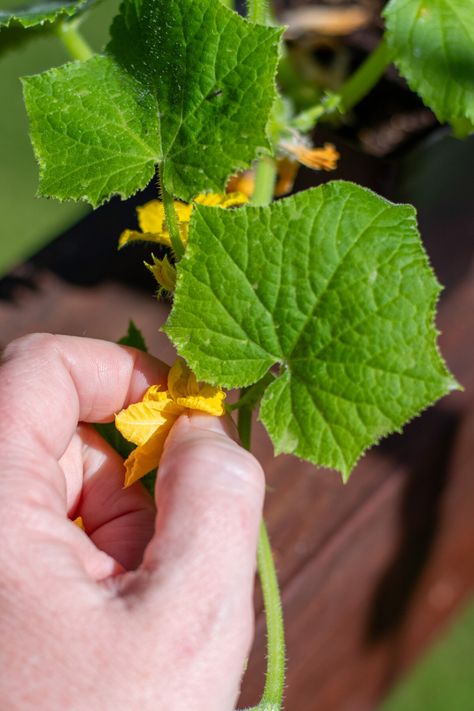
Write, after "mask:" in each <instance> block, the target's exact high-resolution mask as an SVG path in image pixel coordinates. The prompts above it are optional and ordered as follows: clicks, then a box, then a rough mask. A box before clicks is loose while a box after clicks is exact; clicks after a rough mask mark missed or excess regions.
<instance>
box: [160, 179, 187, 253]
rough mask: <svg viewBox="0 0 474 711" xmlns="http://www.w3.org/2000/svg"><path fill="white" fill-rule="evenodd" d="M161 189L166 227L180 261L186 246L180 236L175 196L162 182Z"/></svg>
mask: <svg viewBox="0 0 474 711" xmlns="http://www.w3.org/2000/svg"><path fill="white" fill-rule="evenodd" d="M160 188H161V199H162V201H163V207H164V208H165V217H166V226H167V228H168V232H169V235H170V239H171V246H172V247H173V252H174V254H175V257H176V259H177V260H180V259H181V257H182V256H183V254H184V245H183V243H182V241H181V236H180V234H179V227H178V218H177V216H176V210H175V209H174V200H173V196H172V195H171V193H169V192H168V191H167V190H166V188H165V186H164V185H163V182H162V181H161V183H160Z"/></svg>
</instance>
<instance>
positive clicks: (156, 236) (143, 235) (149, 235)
mask: <svg viewBox="0 0 474 711" xmlns="http://www.w3.org/2000/svg"><path fill="white" fill-rule="evenodd" d="M130 242H153V243H154V244H163V245H164V246H165V247H171V240H170V236H169V234H168V232H160V233H158V232H137V231H136V230H124V231H123V232H122V234H121V235H120V237H119V243H118V248H119V249H122V247H125V245H126V244H129V243H130Z"/></svg>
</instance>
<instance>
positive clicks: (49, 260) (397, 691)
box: [0, 0, 474, 711]
mask: <svg viewBox="0 0 474 711" xmlns="http://www.w3.org/2000/svg"><path fill="white" fill-rule="evenodd" d="M21 4H23V3H22V2H19V1H18V0H7V1H5V0H1V1H0V9H6V8H12V7H15V6H20V5H21ZM383 4H384V3H383V2H378V0H366V1H365V2H364V1H363V0H361V1H360V2H347V1H344V2H339V0H327V2H317V1H315V0H313V1H312V2H283V1H281V2H276V3H275V9H276V12H277V13H278V16H279V18H280V19H281V20H282V21H283V22H284V23H285V24H287V25H288V27H289V29H288V32H287V48H288V59H287V61H286V62H285V64H284V67H283V69H282V72H281V76H280V81H281V83H282V85H283V86H284V87H285V89H286V91H287V93H288V94H289V95H290V96H291V97H292V99H293V101H294V103H295V105H296V106H297V107H298V109H300V110H301V109H303V108H305V107H307V106H310V105H312V104H313V103H315V102H316V101H317V100H318V98H319V97H320V96H321V93H322V91H323V90H325V89H332V90H337V88H338V86H340V84H341V83H342V81H344V79H345V78H346V77H347V76H348V75H349V74H350V73H351V72H352V71H353V70H354V69H355V68H356V67H357V66H358V64H360V62H361V61H363V59H364V57H365V56H367V54H368V52H370V51H371V50H372V49H373V47H375V46H376V44H377V42H378V40H379V38H380V34H381V31H382V23H381V21H380V10H381V7H382V6H383ZM117 7H118V2H116V0H104V1H103V2H102V3H101V4H100V5H99V6H98V7H97V8H96V9H94V11H93V12H91V13H90V15H89V16H88V17H87V18H86V19H85V20H84V23H83V25H82V31H83V34H84V35H85V36H86V38H87V39H88V41H89V42H90V43H91V45H92V46H93V47H94V48H95V49H100V48H101V47H102V46H103V45H104V43H105V42H106V40H107V35H108V26H109V23H110V19H111V18H112V17H113V15H114V14H115V12H116V10H117ZM64 61H68V57H67V55H66V53H65V51H64V49H63V48H62V46H61V44H60V42H59V41H58V39H57V38H55V37H54V36H50V37H38V38H34V39H32V40H31V41H28V42H25V43H24V44H23V45H22V46H21V47H20V48H18V49H15V50H11V49H10V48H9V46H8V41H7V37H6V34H5V33H4V32H3V33H2V32H1V31H0V96H1V102H2V110H1V111H0V215H1V227H0V231H1V234H0V276H1V281H0V323H1V325H2V337H1V342H2V344H5V342H7V341H8V340H10V338H13V337H15V336H17V335H20V333H22V332H27V331H31V330H55V331H62V332H67V333H78V334H82V333H84V334H87V335H93V336H99V337H100V336H102V337H107V338H111V339H116V338H119V337H120V336H121V335H123V333H124V331H125V329H126V324H127V322H128V318H129V317H133V318H134V320H135V321H136V323H137V325H138V326H140V327H141V328H142V329H143V330H144V331H145V333H146V335H147V338H148V340H149V342H150V345H151V347H152V349H153V350H159V352H160V353H163V352H165V355H166V354H167V355H168V357H171V356H172V350H171V348H170V347H169V345H166V344H164V342H163V339H162V336H161V335H158V326H159V325H160V323H161V322H162V321H163V320H164V318H165V317H166V312H167V306H166V305H158V304H157V303H156V302H155V301H154V299H153V298H152V293H153V288H154V287H153V282H152V280H151V279H149V278H148V276H147V275H146V273H145V272H144V270H143V269H142V257H143V256H144V255H145V254H148V252H145V251H141V249H142V248H134V249H131V250H130V251H124V252H123V253H120V254H117V253H116V242H117V237H118V234H119V233H120V231H121V230H122V229H123V228H124V227H127V226H132V225H133V224H134V219H135V218H134V207H135V205H136V204H139V203H141V202H143V201H144V199H145V198H149V196H150V195H152V194H153V192H152V189H148V191H145V194H144V195H143V194H141V195H139V196H137V197H135V198H133V199H132V200H131V201H128V202H127V203H120V202H119V201H117V200H112V201H111V203H110V204H109V205H107V206H104V207H102V208H100V209H99V210H98V211H97V212H96V213H94V214H91V213H90V211H89V208H88V207H87V206H86V205H77V204H60V203H58V202H55V201H49V200H45V199H42V198H35V197H34V195H35V192H36V189H37V167H36V165H35V162H34V158H33V154H32V150H31V146H30V143H29V139H28V127H27V120H26V115H25V111H24V107H23V103H22V96H21V86H20V82H19V77H20V76H24V75H28V74H33V73H37V72H39V71H42V70H44V69H47V68H49V67H51V66H56V65H59V64H61V63H63V62H64ZM327 140H330V141H332V142H333V143H334V144H335V145H336V148H337V150H338V151H339V152H340V154H341V160H340V163H339V167H338V169H337V171H335V172H334V173H331V174H330V175H326V174H325V175H322V174H321V173H315V172H311V171H308V170H305V169H303V170H301V171H300V173H299V175H298V178H297V182H296V186H295V189H296V190H298V189H301V188H303V187H308V186H309V185H317V184H319V183H321V182H323V181H325V180H328V179H333V178H336V179H340V178H344V179H350V180H354V181H356V182H359V183H361V184H363V185H367V186H368V187H371V188H372V189H374V190H376V191H377V192H379V193H380V194H383V195H385V196H386V197H388V198H389V199H393V200H395V201H407V202H411V203H413V204H414V205H415V206H416V207H417V209H418V213H419V221H420V227H421V232H422V236H423V240H424V242H425V245H426V248H427V250H428V253H429V255H430V258H431V261H432V263H433V266H434V268H435V270H436V272H437V274H438V277H439V279H440V281H441V282H442V284H443V285H444V286H445V291H444V292H443V296H442V299H441V303H440V306H441V310H440V319H439V322H440V328H441V330H442V331H443V337H442V342H441V347H442V350H443V352H444V354H445V357H446V359H447V361H448V364H449V365H450V367H451V369H452V370H453V371H454V373H455V375H456V376H457V377H458V379H459V380H460V381H461V383H463V384H464V386H465V388H466V391H465V393H457V394H455V395H453V396H451V397H450V398H449V400H446V401H443V403H441V404H440V405H439V406H437V407H436V408H433V409H432V410H430V411H429V412H428V413H426V415H424V416H423V418H421V419H420V420H417V421H416V422H414V423H412V424H411V425H410V426H409V427H408V428H407V429H406V433H405V435H403V437H400V436H398V435H397V436H395V437H392V438H389V439H388V440H386V441H385V442H384V443H383V444H382V445H381V446H380V447H379V448H377V450H374V452H372V453H370V454H369V455H368V456H367V457H366V458H365V459H364V461H363V462H362V463H361V464H360V465H359V466H358V468H357V471H356V472H355V473H354V474H353V476H352V479H351V482H350V484H349V485H348V486H347V487H342V485H341V484H340V482H339V481H338V479H337V476H335V475H334V473H331V472H324V471H318V472H316V471H315V470H314V469H313V468H312V467H310V466H309V465H303V464H301V463H295V462H294V461H293V460H291V458H289V457H280V458H278V459H277V460H273V457H272V453H271V449H270V447H269V444H268V441H267V440H266V438H265V435H264V434H263V432H262V431H261V430H257V442H256V449H257V452H258V454H259V456H260V458H261V459H262V461H264V462H265V463H266V464H267V471H268V472H269V481H270V483H271V486H272V492H271V493H270V494H269V501H268V502H267V518H268V519H269V523H270V530H271V533H272V540H273V541H274V549H275V556H276V559H277V564H278V567H279V570H280V575H281V578H282V588H283V599H284V603H285V609H286V616H287V624H288V628H289V662H288V670H289V685H288V695H287V696H288V702H287V708H288V711H316V709H318V710H319V711H346V710H347V711H359V710H360V711H363V710H365V709H366V710H367V711H369V710H372V709H378V710H379V711H421V710H422V709H423V711H472V709H474V671H473V660H474V603H473V602H472V592H473V590H474V484H473V482H472V480H473V479H474V477H473V474H474V466H473V464H472V462H473V459H472V455H473V454H474V450H473V445H472V443H473V441H474V437H473V436H474V408H473V400H472V395H471V393H472V388H470V382H471V380H472V379H473V378H474V374H473V362H474V359H473V355H474V346H473V336H474V328H473V323H472V321H473V319H472V314H473V308H474V276H473V269H472V266H473V264H472V246H471V245H472V239H473V236H474V235H473V232H474V229H473V226H474V203H473V199H472V189H473V185H474V168H473V166H474V141H473V140H472V139H469V140H466V141H457V140H455V139H453V138H452V137H451V136H450V132H449V130H448V129H447V128H445V127H440V126H439V125H438V124H437V122H436V119H435V117H434V116H433V114H432V113H431V112H430V111H429V110H428V109H426V108H425V107H424V106H423V104H422V103H421V101H420V100H419V99H418V98H417V97H415V96H414V95H413V94H412V93H411V92H410V91H409V90H408V89H407V87H406V86H405V83H404V82H403V80H402V79H400V77H399V76H398V74H397V72H396V71H395V70H394V69H393V68H390V69H389V70H388V71H387V72H386V75H385V77H384V78H383V80H382V81H381V82H380V85H379V86H378V87H377V88H376V89H375V90H374V91H373V92H371V94H370V95H369V96H368V97H367V98H366V99H365V100H364V101H362V102H361V104H360V105H359V106H358V107H357V108H356V109H355V110H354V111H353V112H352V114H351V115H350V117H349V118H348V120H346V121H345V122H344V123H339V124H335V125H324V126H323V127H318V128H317V130H316V131H315V134H314V142H315V145H322V143H323V142H324V141H327ZM303 500H304V503H302V501H303ZM311 581H312V582H311ZM256 604H257V609H259V605H260V603H259V600H258V598H257V602H256ZM254 658H255V660H256V661H255V663H254V661H253V659H254ZM262 665H263V624H262V621H261V619H260V617H259V621H258V624H257V642H256V648H255V651H254V657H253V658H252V660H251V662H250V665H249V669H250V670H252V669H255V670H256V671H255V672H254V673H253V672H249V674H248V675H247V677H246V680H245V683H244V692H243V699H242V701H243V702H245V703H248V704H250V703H255V701H256V694H257V691H258V685H259V683H260V681H259V679H261V673H262V672H261V667H262ZM252 674H253V675H252Z"/></svg>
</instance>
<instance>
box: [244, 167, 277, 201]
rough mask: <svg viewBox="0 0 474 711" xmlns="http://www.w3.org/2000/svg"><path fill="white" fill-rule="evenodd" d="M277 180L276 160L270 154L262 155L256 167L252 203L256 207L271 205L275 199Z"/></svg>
mask: <svg viewBox="0 0 474 711" xmlns="http://www.w3.org/2000/svg"><path fill="white" fill-rule="evenodd" d="M275 180H276V162H275V160H274V159H273V158H270V156H262V157H261V158H259V159H258V161H257V167H256V169H255V190H254V192H253V195H252V199H251V201H250V202H251V204H252V205H255V206H256V207H264V206H265V205H269V204H270V203H271V201H272V199H273V193H274V191H275Z"/></svg>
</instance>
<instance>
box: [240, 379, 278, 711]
mask: <svg viewBox="0 0 474 711" xmlns="http://www.w3.org/2000/svg"><path fill="white" fill-rule="evenodd" d="M244 394H245V393H243V395H244ZM251 429H252V409H251V408H248V407H242V408H241V409H240V410H239V417H238V430H239V435H240V439H241V442H242V445H243V446H244V447H245V448H246V449H250V439H251ZM257 564H258V574H259V578H260V585H261V587H262V594H263V605H264V609H265V620H266V624H267V672H266V676H265V687H264V690H263V695H262V698H261V700H260V702H259V704H258V705H257V706H255V707H254V708H253V709H250V710H249V711H281V708H282V704H283V690H284V685H285V628H284V624H283V612H282V606H281V599H280V590H279V587H278V578H277V574H276V570H275V563H274V560H273V554H272V549H271V546H270V541H269V538H268V533H267V529H266V526H265V522H264V521H263V520H262V522H261V524H260V534H259V539H258V550H257Z"/></svg>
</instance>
